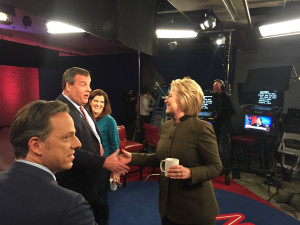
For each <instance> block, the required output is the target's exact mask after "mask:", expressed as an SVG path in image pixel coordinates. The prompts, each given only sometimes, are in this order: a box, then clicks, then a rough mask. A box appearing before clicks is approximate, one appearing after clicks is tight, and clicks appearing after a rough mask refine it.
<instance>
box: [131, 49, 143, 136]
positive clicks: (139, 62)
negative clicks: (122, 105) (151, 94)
mask: <svg viewBox="0 0 300 225" xmlns="http://www.w3.org/2000/svg"><path fill="white" fill-rule="evenodd" d="M140 83H141V53H140V51H138V93H137V115H136V120H135V128H134V133H133V137H132V141H135V137H136V134H137V133H138V134H140V133H141V126H140V104H141V103H140V95H141V84H140Z"/></svg>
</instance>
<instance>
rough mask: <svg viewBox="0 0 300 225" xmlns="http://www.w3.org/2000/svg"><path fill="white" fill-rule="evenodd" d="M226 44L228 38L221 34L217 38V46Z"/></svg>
mask: <svg viewBox="0 0 300 225" xmlns="http://www.w3.org/2000/svg"><path fill="white" fill-rule="evenodd" d="M225 43H226V37H225V36H224V35H223V34H220V35H219V36H218V37H217V38H216V44H217V45H218V46H219V45H225Z"/></svg>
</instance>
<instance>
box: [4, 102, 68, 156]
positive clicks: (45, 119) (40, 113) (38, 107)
mask: <svg viewBox="0 0 300 225" xmlns="http://www.w3.org/2000/svg"><path fill="white" fill-rule="evenodd" d="M59 112H69V107H68V105H67V104H65V103H63V102H61V101H44V100H38V101H34V102H31V103H29V104H27V105H26V106H24V107H23V108H21V109H20V110H19V111H18V113H17V114H16V115H15V116H14V118H13V121H12V124H11V128H10V143H11V145H12V146H13V147H14V153H15V156H16V158H17V159H19V158H25V157H26V156H27V154H28V151H29V148H28V141H29V139H30V138H32V137H38V138H39V139H41V140H45V139H46V138H47V137H48V135H49V133H50V131H51V126H50V120H49V119H50V116H51V115H54V114H56V113H59Z"/></svg>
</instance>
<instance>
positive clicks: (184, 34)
mask: <svg viewBox="0 0 300 225" xmlns="http://www.w3.org/2000/svg"><path fill="white" fill-rule="evenodd" d="M197 35H198V33H197V32H196V31H194V30H187V29H186V30H185V29H183V30H173V29H172V30H171V29H157V30H156V36H157V38H194V37H197Z"/></svg>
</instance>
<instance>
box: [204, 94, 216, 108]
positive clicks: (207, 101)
mask: <svg viewBox="0 0 300 225" xmlns="http://www.w3.org/2000/svg"><path fill="white" fill-rule="evenodd" d="M213 110H214V106H213V95H204V99H203V103H202V107H201V111H213Z"/></svg>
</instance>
